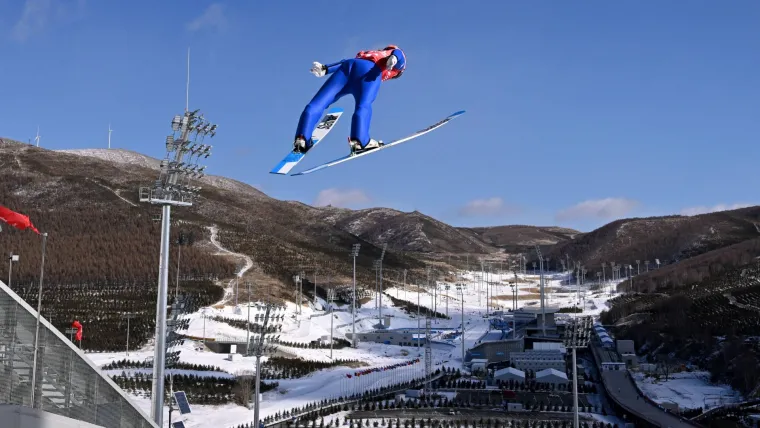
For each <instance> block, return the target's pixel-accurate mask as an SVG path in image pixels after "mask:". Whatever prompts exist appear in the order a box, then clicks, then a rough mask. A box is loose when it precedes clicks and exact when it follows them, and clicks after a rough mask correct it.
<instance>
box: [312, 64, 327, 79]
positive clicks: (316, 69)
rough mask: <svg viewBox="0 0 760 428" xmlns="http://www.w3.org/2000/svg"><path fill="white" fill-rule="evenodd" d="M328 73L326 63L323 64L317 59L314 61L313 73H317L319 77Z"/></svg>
mask: <svg viewBox="0 0 760 428" xmlns="http://www.w3.org/2000/svg"><path fill="white" fill-rule="evenodd" d="M326 73H327V70H325V66H324V65H322V64H320V63H318V62H316V61H314V62H313V63H312V64H311V74H313V75H315V76H317V77H322V76H324V75H325V74H326Z"/></svg>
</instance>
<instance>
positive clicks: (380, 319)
mask: <svg viewBox="0 0 760 428" xmlns="http://www.w3.org/2000/svg"><path fill="white" fill-rule="evenodd" d="M387 248H388V243H384V244H383V252H382V253H380V258H379V259H378V260H377V263H378V265H379V268H380V288H378V301H379V303H378V305H377V317H378V320H377V321H378V322H379V323H380V326H382V325H383V259H384V258H385V250H386V249H387Z"/></svg>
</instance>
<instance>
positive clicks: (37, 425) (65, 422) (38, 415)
mask: <svg viewBox="0 0 760 428" xmlns="http://www.w3.org/2000/svg"><path fill="white" fill-rule="evenodd" d="M0 421H2V422H1V423H0V426H2V427H3V428H103V425H93V424H91V423H87V422H82V421H78V420H76V419H71V418H67V417H65V416H60V415H56V414H53V413H48V412H43V411H41V410H37V409H32V408H29V407H23V406H14V405H12V404H0Z"/></svg>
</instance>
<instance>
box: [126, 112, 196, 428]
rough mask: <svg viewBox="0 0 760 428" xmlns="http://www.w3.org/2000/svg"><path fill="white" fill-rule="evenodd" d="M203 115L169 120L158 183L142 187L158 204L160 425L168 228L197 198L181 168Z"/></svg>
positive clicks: (159, 417)
mask: <svg viewBox="0 0 760 428" xmlns="http://www.w3.org/2000/svg"><path fill="white" fill-rule="evenodd" d="M204 122H205V119H203V116H202V115H201V116H199V115H198V110H195V111H192V112H191V111H187V110H186V111H185V114H184V115H182V116H180V115H176V116H174V118H173V119H172V122H171V126H172V131H173V132H174V134H173V135H170V136H167V137H166V139H165V145H166V157H165V158H164V160H162V161H161V164H160V171H159V177H158V180H156V181H155V183H154V185H153V186H152V187H141V188H140V189H139V190H140V192H139V199H140V202H148V203H151V204H153V205H161V209H162V216H161V252H160V259H159V284H158V298H157V302H156V347H155V355H154V361H155V362H156V364H154V366H153V388H152V399H151V416H152V417H153V420H154V422H156V424H157V425H159V426H162V425H163V407H164V361H165V357H166V354H165V352H166V349H165V345H166V342H165V341H166V307H167V295H168V286H169V234H170V233H169V232H170V225H171V207H172V206H178V207H179V206H184V207H188V206H192V204H193V200H194V199H195V198H196V197H197V196H198V192H199V191H200V187H193V188H192V189H191V188H189V187H183V186H189V185H190V183H189V181H190V180H191V179H194V177H192V175H191V174H188V173H187V172H186V171H185V170H182V169H181V166H183V165H194V164H196V163H197V161H198V159H194V157H195V156H194V155H195V154H194V153H192V152H191V151H190V150H188V147H189V146H191V145H192V144H195V143H197V142H199V141H202V139H203V138H204V137H205V136H206V134H207V133H204V132H197V131H196V130H195V129H194V128H193V127H194V126H195V125H196V124H197V123H204Z"/></svg>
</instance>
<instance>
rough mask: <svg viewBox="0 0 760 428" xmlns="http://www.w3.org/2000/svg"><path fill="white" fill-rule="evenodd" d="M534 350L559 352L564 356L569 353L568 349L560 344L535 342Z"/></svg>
mask: <svg viewBox="0 0 760 428" xmlns="http://www.w3.org/2000/svg"><path fill="white" fill-rule="evenodd" d="M533 350H534V351H555V350H557V351H559V352H560V353H562V354H563V355H564V354H565V353H566V352H567V349H565V346H564V345H562V343H560V342H534V343H533Z"/></svg>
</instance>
